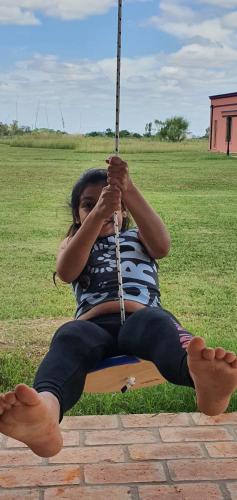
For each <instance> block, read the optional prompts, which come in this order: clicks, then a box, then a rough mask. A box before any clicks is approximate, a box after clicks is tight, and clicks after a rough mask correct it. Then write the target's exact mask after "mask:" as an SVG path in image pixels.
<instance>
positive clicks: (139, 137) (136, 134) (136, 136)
mask: <svg viewBox="0 0 237 500" xmlns="http://www.w3.org/2000/svg"><path fill="white" fill-rule="evenodd" d="M132 137H134V139H141V137H142V135H141V134H138V133H137V132H134V134H132Z"/></svg>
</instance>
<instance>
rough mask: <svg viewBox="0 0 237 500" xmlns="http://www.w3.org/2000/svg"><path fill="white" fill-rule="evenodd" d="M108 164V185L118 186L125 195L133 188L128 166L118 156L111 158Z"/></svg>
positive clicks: (107, 161)
mask: <svg viewBox="0 0 237 500" xmlns="http://www.w3.org/2000/svg"><path fill="white" fill-rule="evenodd" d="M106 163H108V165H109V166H108V184H109V185H111V186H117V187H118V188H119V189H120V191H121V193H122V195H124V194H125V193H126V192H127V191H128V190H129V188H130V187H131V186H132V181H131V178H130V176H129V172H128V164H127V163H126V162H125V161H123V160H121V158H119V157H118V156H111V157H109V158H108V159H107V160H106Z"/></svg>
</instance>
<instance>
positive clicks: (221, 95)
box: [209, 92, 237, 99]
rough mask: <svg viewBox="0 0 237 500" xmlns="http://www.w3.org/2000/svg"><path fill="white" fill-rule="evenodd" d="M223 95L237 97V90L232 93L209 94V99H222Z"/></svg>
mask: <svg viewBox="0 0 237 500" xmlns="http://www.w3.org/2000/svg"><path fill="white" fill-rule="evenodd" d="M222 97H237V92H231V93H230V94H219V95H209V99H221V98H222Z"/></svg>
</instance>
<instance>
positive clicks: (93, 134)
mask: <svg viewBox="0 0 237 500" xmlns="http://www.w3.org/2000/svg"><path fill="white" fill-rule="evenodd" d="M104 135H105V134H104V132H96V130H93V131H92V132H88V134H86V136H87V137H104Z"/></svg>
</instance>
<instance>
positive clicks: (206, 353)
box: [202, 347, 215, 361]
mask: <svg viewBox="0 0 237 500" xmlns="http://www.w3.org/2000/svg"><path fill="white" fill-rule="evenodd" d="M202 358H203V359H207V360H208V361H212V360H213V359H214V358H215V350H214V349H212V348H211V347H205V349H203V351H202Z"/></svg>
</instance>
